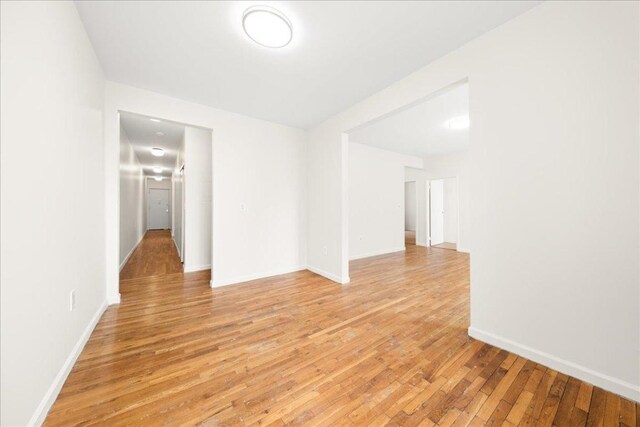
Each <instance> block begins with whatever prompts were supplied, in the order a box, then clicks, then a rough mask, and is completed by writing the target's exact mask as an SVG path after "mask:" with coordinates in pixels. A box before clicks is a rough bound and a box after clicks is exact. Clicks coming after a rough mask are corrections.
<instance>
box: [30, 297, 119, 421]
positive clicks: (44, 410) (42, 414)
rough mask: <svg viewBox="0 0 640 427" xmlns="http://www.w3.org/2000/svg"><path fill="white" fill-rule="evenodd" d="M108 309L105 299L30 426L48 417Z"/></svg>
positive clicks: (32, 417) (54, 381) (35, 413)
mask: <svg viewBox="0 0 640 427" xmlns="http://www.w3.org/2000/svg"><path fill="white" fill-rule="evenodd" d="M106 309H107V302H106V301H105V302H103V303H102V304H101V305H100V307H98V311H96V313H95V314H94V315H93V318H92V319H91V321H90V322H89V324H88V325H87V327H86V328H85V330H84V331H83V332H82V335H80V338H79V339H78V342H76V345H75V346H74V347H73V349H72V350H71V353H70V354H69V356H68V357H67V360H65V362H64V364H63V365H62V368H60V371H58V375H56V377H55V378H54V380H53V383H51V386H49V389H48V390H47V392H46V393H45V395H44V397H43V398H42V400H41V401H40V404H39V405H38V407H37V408H36V410H35V412H34V414H33V415H32V416H31V419H30V420H29V423H28V425H29V426H39V425H42V423H44V420H45V418H47V414H48V413H49V410H50V409H51V406H53V403H54V402H55V401H56V398H57V397H58V394H59V393H60V390H61V389H62V386H63V385H64V382H65V381H66V380H67V377H68V376H69V373H70V372H71V369H72V368H73V365H74V364H75V363H76V360H78V356H80V353H82V349H84V346H85V344H86V343H87V341H88V340H89V337H90V336H91V333H92V332H93V330H94V329H95V327H96V325H97V324H98V322H99V321H100V318H101V317H102V315H103V314H104V312H105V310H106Z"/></svg>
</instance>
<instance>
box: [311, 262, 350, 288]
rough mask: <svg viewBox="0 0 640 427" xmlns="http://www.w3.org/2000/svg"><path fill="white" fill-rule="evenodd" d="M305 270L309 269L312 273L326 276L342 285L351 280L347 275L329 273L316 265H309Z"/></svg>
mask: <svg viewBox="0 0 640 427" xmlns="http://www.w3.org/2000/svg"><path fill="white" fill-rule="evenodd" d="M307 270H309V271H310V272H312V273H316V274H317V275H319V276H323V277H326V278H327V279H329V280H333V281H334V282H337V283H340V284H342V285H345V284H347V283H349V282H350V281H351V278H350V277H349V276H347V277H340V276H338V275H335V274H333V273H329V272H328V271H325V270H323V269H321V268H316V267H312V266H310V265H308V266H307Z"/></svg>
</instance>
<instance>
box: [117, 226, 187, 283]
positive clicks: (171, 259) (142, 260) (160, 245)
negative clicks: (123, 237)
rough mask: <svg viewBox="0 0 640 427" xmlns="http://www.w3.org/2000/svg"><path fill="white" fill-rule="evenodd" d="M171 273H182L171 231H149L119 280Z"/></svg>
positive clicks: (121, 272)
mask: <svg viewBox="0 0 640 427" xmlns="http://www.w3.org/2000/svg"><path fill="white" fill-rule="evenodd" d="M172 273H182V263H181V262H180V256H179V255H178V250H177V249H176V245H175V243H174V242H173V239H172V238H171V231H170V230H149V231H147V232H146V234H145V235H144V238H143V239H142V241H141V242H140V244H139V245H138V247H137V248H136V250H135V251H133V253H132V254H131V257H129V260H128V261H127V264H126V265H125V266H124V268H123V269H122V271H120V280H126V279H138V278H141V277H148V276H158V275H163V274H172ZM120 287H122V283H121V286H120Z"/></svg>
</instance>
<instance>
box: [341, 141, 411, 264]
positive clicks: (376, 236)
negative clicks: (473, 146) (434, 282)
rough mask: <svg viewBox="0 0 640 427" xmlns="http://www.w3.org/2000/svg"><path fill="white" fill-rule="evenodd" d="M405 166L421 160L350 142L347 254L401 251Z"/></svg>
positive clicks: (355, 256)
mask: <svg viewBox="0 0 640 427" xmlns="http://www.w3.org/2000/svg"><path fill="white" fill-rule="evenodd" d="M405 166H412V167H421V166H422V159H420V158H418V157H413V156H405V155H402V154H398V153H393V152H391V151H386V150H381V149H379V148H374V147H369V146H367V145H362V144H357V143H350V144H349V256H350V258H351V259H357V258H364V257H368V256H374V255H380V254H385V253H390V252H397V251H401V250H404V182H405Z"/></svg>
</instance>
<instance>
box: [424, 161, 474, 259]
mask: <svg viewBox="0 0 640 427" xmlns="http://www.w3.org/2000/svg"><path fill="white" fill-rule="evenodd" d="M424 171H425V176H426V177H427V180H432V179H443V178H453V177H456V178H457V189H456V191H457V199H458V208H457V213H456V216H457V219H456V221H457V222H458V230H457V233H456V234H458V235H457V236H456V237H457V242H455V243H456V244H457V248H458V251H460V252H470V250H471V243H470V235H471V165H470V164H469V150H465V151H459V152H456V153H450V154H440V155H435V156H428V157H425V158H424ZM445 183H446V181H445ZM450 183H451V181H450V182H449V184H445V197H446V194H448V193H451V192H450V191H449V192H447V191H446V185H451V184H450ZM445 205H446V202H445ZM445 234H448V235H450V233H445Z"/></svg>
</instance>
